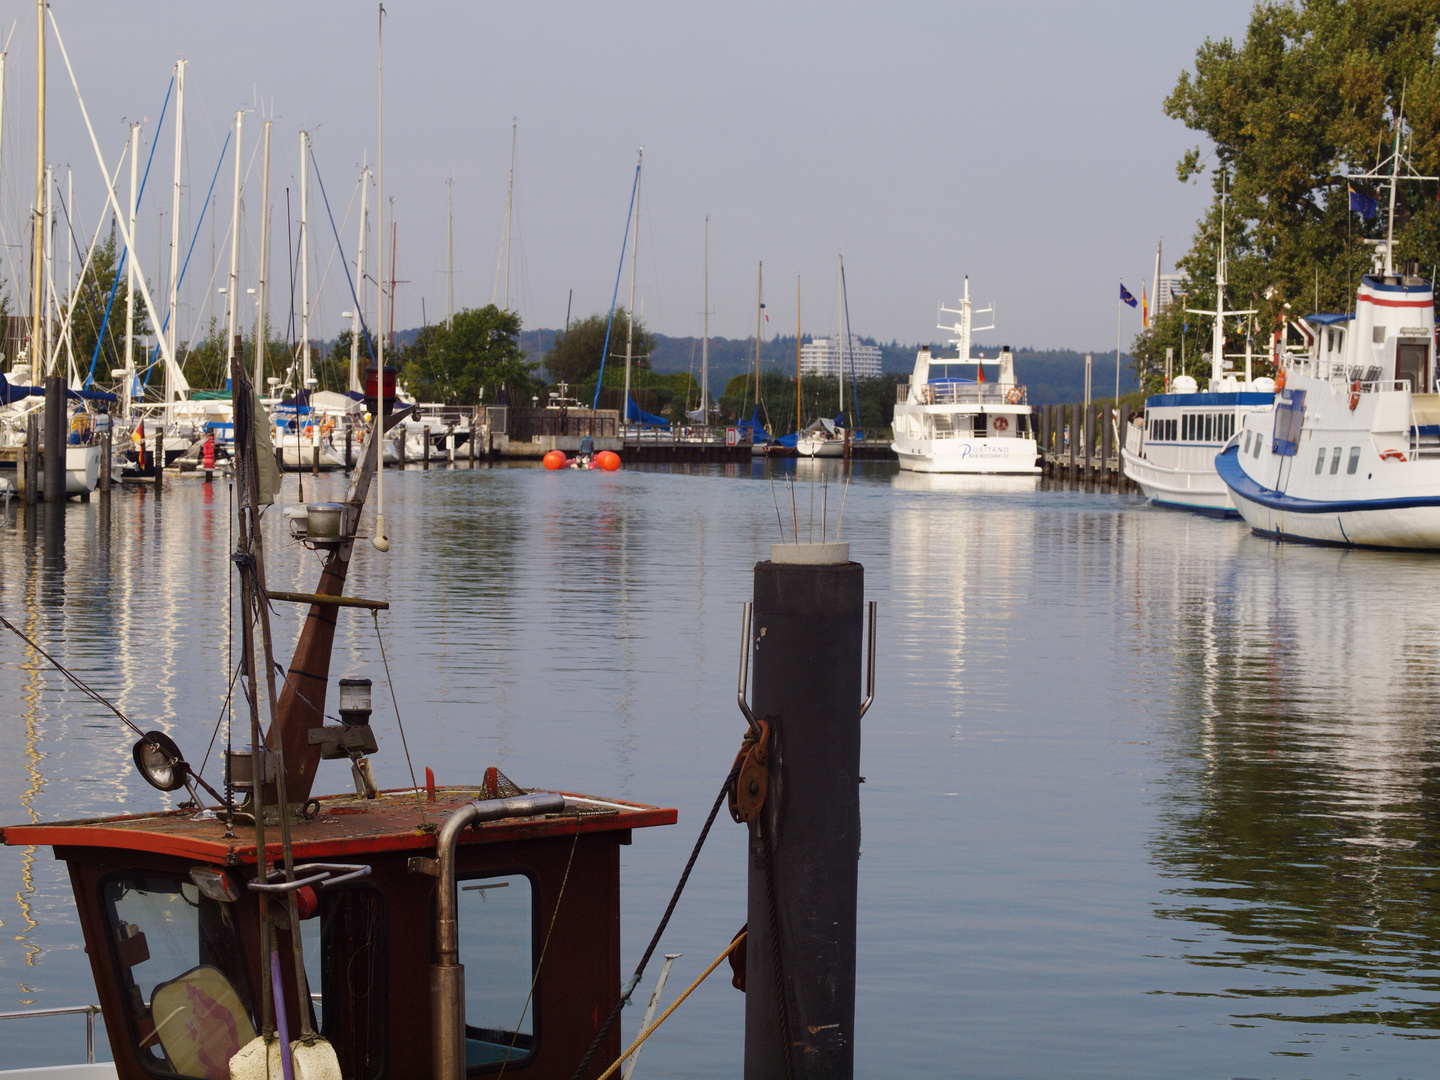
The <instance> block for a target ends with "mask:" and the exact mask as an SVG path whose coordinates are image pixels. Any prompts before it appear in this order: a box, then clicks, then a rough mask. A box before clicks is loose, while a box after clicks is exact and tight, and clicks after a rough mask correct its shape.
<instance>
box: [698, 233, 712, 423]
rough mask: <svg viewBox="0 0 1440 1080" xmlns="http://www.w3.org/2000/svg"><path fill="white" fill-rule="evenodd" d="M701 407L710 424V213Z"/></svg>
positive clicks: (706, 249) (703, 322) (706, 257)
mask: <svg viewBox="0 0 1440 1080" xmlns="http://www.w3.org/2000/svg"><path fill="white" fill-rule="evenodd" d="M701 326H702V327H703V329H702V330H701V334H702V335H703V336H702V337H701V339H700V408H701V409H703V410H704V413H703V415H704V417H705V419H704V424H705V426H706V427H709V426H710V215H709V214H706V215H705V314H704V316H703V318H702V319H701Z"/></svg>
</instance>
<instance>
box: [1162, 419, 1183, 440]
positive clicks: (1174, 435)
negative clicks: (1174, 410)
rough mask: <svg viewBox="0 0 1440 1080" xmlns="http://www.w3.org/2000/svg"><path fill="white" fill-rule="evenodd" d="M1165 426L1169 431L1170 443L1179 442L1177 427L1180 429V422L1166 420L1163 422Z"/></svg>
mask: <svg viewBox="0 0 1440 1080" xmlns="http://www.w3.org/2000/svg"><path fill="white" fill-rule="evenodd" d="M1165 425H1166V427H1168V428H1169V429H1170V434H1169V439H1170V441H1171V442H1177V441H1179V438H1178V436H1179V432H1178V429H1179V427H1180V422H1179V421H1178V420H1167V421H1166V422H1165Z"/></svg>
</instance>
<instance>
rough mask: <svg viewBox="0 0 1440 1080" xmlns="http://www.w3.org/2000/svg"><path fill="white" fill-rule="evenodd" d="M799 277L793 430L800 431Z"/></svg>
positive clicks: (796, 308) (798, 276)
mask: <svg viewBox="0 0 1440 1080" xmlns="http://www.w3.org/2000/svg"><path fill="white" fill-rule="evenodd" d="M800 426H801V425H800V275H799V274H796V275H795V430H796V431H797V432H798V431H799V430H800Z"/></svg>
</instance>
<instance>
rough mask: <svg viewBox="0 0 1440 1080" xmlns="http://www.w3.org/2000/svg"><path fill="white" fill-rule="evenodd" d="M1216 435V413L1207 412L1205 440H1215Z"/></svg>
mask: <svg viewBox="0 0 1440 1080" xmlns="http://www.w3.org/2000/svg"><path fill="white" fill-rule="evenodd" d="M1214 436H1215V414H1214V413H1206V414H1205V441H1206V442H1213V441H1214Z"/></svg>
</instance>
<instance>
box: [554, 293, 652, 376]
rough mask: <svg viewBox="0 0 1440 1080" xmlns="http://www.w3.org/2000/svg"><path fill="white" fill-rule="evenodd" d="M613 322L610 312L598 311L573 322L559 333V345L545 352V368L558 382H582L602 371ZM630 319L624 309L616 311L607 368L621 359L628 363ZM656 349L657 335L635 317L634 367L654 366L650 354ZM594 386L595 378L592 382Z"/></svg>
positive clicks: (646, 367)
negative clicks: (627, 336) (608, 335)
mask: <svg viewBox="0 0 1440 1080" xmlns="http://www.w3.org/2000/svg"><path fill="white" fill-rule="evenodd" d="M609 322H610V316H609V314H608V313H600V312H597V313H596V314H594V315H591V316H590V317H589V318H586V319H581V320H580V321H579V322H574V323H571V324H570V327H569V329H567V330H566V331H565V332H564V333H562V334H557V335H556V337H555V344H554V345H552V346H551V347H550V351H549V352H548V353H546V354H545V370H546V371H547V372H549V374H550V378H551V379H553V380H554V381H555V382H557V383H558V382H564V383H570V384H572V385H578V384H580V383H582V382H584V381H585V380H586V379H591V378H592V377H593V376H594V375H595V373H596V372H597V371H599V370H600V357H601V355H602V354H603V353H604V352H605V328H606V325H607V324H609ZM629 327H630V319H629V316H627V315H626V314H625V311H624V310H623V309H620V308H617V309H616V310H615V322H614V325H613V326H610V356H609V359H607V360H606V361H605V369H606V370H607V371H608V370H609V369H610V366H611V365H612V364H614V363H616V362H617V361H618V362H619V363H620V365H621V367H623V366H624V364H625V336H626V334H627V333H628V332H629ZM654 348H655V337H654V335H653V334H651V333H650V332H649V331H648V330H646V329H645V326H644V324H643V323H642V322H641V321H640V320H639V319H636V320H635V340H634V341H633V342H632V344H631V353H632V356H633V358H634V359H633V366H634V367H638V368H640V369H642V370H646V369H648V368H649V367H650V353H651V352H653V351H654ZM592 385H593V381H592Z"/></svg>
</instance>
